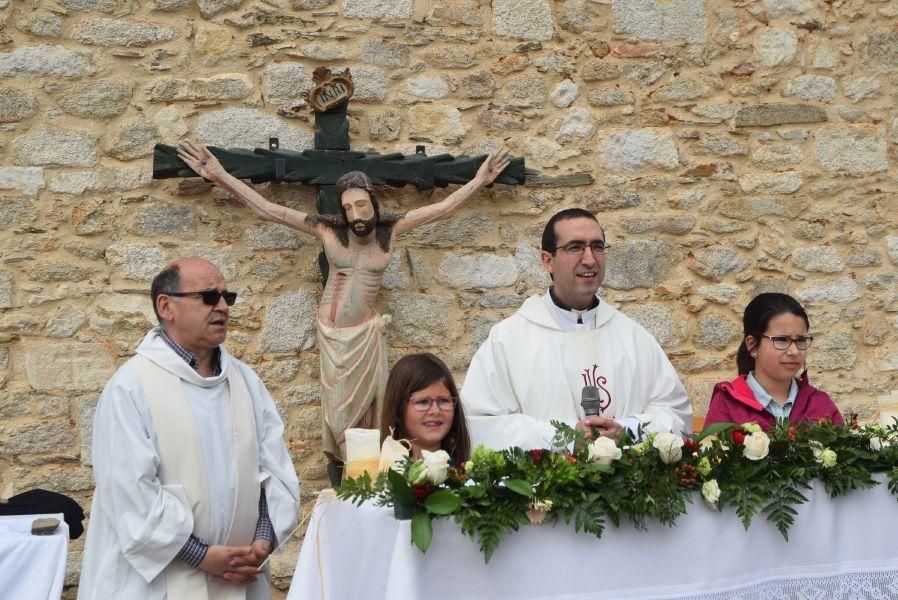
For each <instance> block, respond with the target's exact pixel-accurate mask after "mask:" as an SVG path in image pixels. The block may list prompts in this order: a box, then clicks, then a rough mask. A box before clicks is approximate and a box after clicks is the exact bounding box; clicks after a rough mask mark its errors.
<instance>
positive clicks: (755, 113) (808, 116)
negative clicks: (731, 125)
mask: <svg viewBox="0 0 898 600" xmlns="http://www.w3.org/2000/svg"><path fill="white" fill-rule="evenodd" d="M826 120H827V118H826V111H824V110H823V109H822V108H821V107H819V106H814V105H813V104H776V103H774V104H753V105H750V106H744V107H742V108H740V109H739V110H737V111H736V118H735V125H736V127H769V126H771V125H788V124H794V123H822V122H824V121H826Z"/></svg>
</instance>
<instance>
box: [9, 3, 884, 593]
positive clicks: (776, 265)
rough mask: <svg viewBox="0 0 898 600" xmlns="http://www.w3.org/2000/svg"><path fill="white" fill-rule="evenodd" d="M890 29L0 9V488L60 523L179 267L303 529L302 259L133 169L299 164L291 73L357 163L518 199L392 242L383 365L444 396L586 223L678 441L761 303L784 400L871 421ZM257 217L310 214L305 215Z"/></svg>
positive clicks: (386, 9)
mask: <svg viewBox="0 0 898 600" xmlns="http://www.w3.org/2000/svg"><path fill="white" fill-rule="evenodd" d="M896 17H898V3H896V2H894V1H890V2H887V1H881V0H880V1H875V0H869V1H864V0H758V1H754V2H749V1H740V2H733V1H730V0H563V1H550V0H492V2H490V1H489V0H442V1H440V0H196V1H195V2H194V1H193V0H144V1H143V2H132V1H130V0H55V1H53V0H31V1H27V2H26V1H24V0H22V1H18V0H13V1H10V0H0V22H2V24H3V25H2V30H0V44H2V45H0V147H2V150H3V161H2V166H0V258H2V262H0V478H2V479H3V481H14V482H15V483H16V485H17V486H18V488H19V489H26V488H31V487H34V486H41V487H46V488H50V489H55V490H59V491H62V492H65V493H69V494H72V495H74V496H75V497H77V498H78V499H80V500H82V501H84V502H87V501H89V499H90V495H91V489H92V480H91V458H90V438H91V417H92V414H93V410H94V407H95V405H96V401H97V398H98V395H99V392H100V390H101V388H102V386H103V384H104V381H105V380H106V378H107V377H108V376H109V375H110V374H111V373H112V372H113V370H114V369H115V368H116V366H117V365H119V364H121V363H122V362H123V361H124V360H125V359H126V358H127V357H128V356H129V355H130V354H131V352H132V350H133V349H134V347H135V344H136V342H137V341H138V340H139V339H140V337H141V336H142V335H143V333H144V332H145V331H146V330H147V329H148V328H149V327H150V326H151V325H152V324H153V318H152V309H151V307H150V304H149V301H148V298H147V289H148V286H149V280H150V278H151V277H152V275H153V274H154V273H155V272H156V271H157V270H158V269H159V268H160V267H161V266H162V265H163V264H164V263H165V262H166V261H168V260H170V259H172V258H175V257H177V256H185V255H194V254H198V255H201V256H205V257H207V258H209V259H211V260H213V261H214V262H215V263H216V264H218V265H219V266H220V267H221V269H222V270H223V272H224V273H225V276H226V277H227V278H228V279H229V281H230V282H231V284H230V285H231V288H232V289H234V290H236V291H238V292H239V293H240V298H241V300H240V303H239V304H238V305H237V306H235V307H234V309H233V311H232V315H233V321H232V323H233V327H232V331H231V334H230V336H229V347H230V348H231V350H232V351H233V352H234V353H235V354H237V355H238V356H239V357H241V358H242V359H243V360H245V361H247V362H248V363H249V364H251V365H252V366H253V367H255V368H256V369H257V370H258V372H259V373H260V374H261V376H262V377H263V379H264V380H265V382H266V384H267V385H268V386H269V389H270V390H271V391H272V393H273V394H274V396H275V397H276V398H277V400H278V402H279V406H280V409H281V411H282V414H283V416H284V418H285V421H286V423H287V443H288V445H289V447H290V450H291V452H292V456H293V458H294V459H295V462H296V468H297V471H298V473H299V476H300V479H301V481H302V483H303V486H304V509H305V512H307V511H308V508H309V507H310V506H311V504H312V500H313V498H314V496H315V492H316V491H317V490H318V489H320V488H321V487H322V486H324V484H325V472H324V465H323V462H322V459H321V456H320V444H319V441H318V427H319V421H320V409H319V405H318V402H319V400H318V389H317V372H318V362H317V361H318V359H317V350H316V348H315V341H314V330H313V316H314V310H315V306H316V302H317V298H318V296H319V295H320V290H321V286H320V273H319V272H318V268H317V265H316V260H315V259H316V255H317V253H318V248H317V246H316V245H315V244H313V243H312V240H310V239H308V238H306V237H303V236H301V235H297V234H296V233H294V232H293V231H291V230H288V229H285V228H283V227H280V226H275V225H270V224H264V223H261V222H259V221H257V220H256V219H254V218H253V217H252V216H250V215H249V213H248V211H247V210H245V209H244V208H242V207H240V206H239V205H237V204H236V203H234V202H233V201H231V200H229V199H227V197H226V196H225V195H224V194H222V193H220V192H218V191H216V190H209V189H208V187H207V186H204V185H203V184H201V183H199V184H198V183H197V181H196V180H191V181H183V182H179V181H173V180H170V181H163V182H153V181H151V179H150V166H151V154H152V148H153V145H154V144H155V143H157V142H165V143H169V144H173V143H175V142H177V141H178V140H179V139H183V138H185V137H192V138H195V139H198V140H200V141H202V142H205V143H207V144H214V145H218V146H225V147H244V148H249V147H254V146H264V145H265V144H266V143H267V139H268V138H269V137H271V136H277V137H279V138H280V141H281V146H282V148H287V149H293V150H296V149H302V148H307V147H309V146H310V145H311V139H312V129H311V127H310V120H311V119H310V111H309V109H308V107H307V106H306V101H305V99H304V95H303V94H304V93H305V92H307V91H308V90H309V89H310V88H311V86H312V83H311V78H310V75H311V72H312V71H313V70H314V68H315V67H316V66H318V65H327V66H329V67H331V68H335V69H342V68H344V67H350V68H351V70H352V74H353V77H354V79H355V82H356V95H355V98H354V99H353V101H352V103H351V106H350V109H349V118H350V123H351V136H352V139H353V147H354V148H356V149H360V150H361V149H364V150H375V151H379V152H394V151H402V152H407V153H408V152H413V151H414V146H415V145H416V144H425V145H426V146H427V149H428V153H429V154H436V153H441V152H451V153H453V154H459V153H467V154H479V153H483V152H485V151H488V150H492V149H495V148H498V147H500V146H502V145H505V146H507V147H509V148H511V150H512V152H513V153H514V154H516V155H523V156H525V157H526V159H527V163H528V166H529V167H531V168H533V169H538V170H539V171H540V173H539V175H538V176H536V177H534V178H533V179H532V183H531V184H530V185H528V186H522V187H518V188H511V187H507V186H496V187H495V188H494V189H492V190H489V191H485V192H483V193H480V194H478V195H477V196H475V197H474V198H472V199H471V200H470V201H469V202H468V203H467V205H466V206H465V207H463V208H462V210H461V211H460V212H459V214H458V215H457V216H456V217H455V218H454V219H453V220H451V221H447V222H444V223H439V224H435V225H432V226H428V227H425V228H421V229H420V230H417V231H414V232H412V233H411V234H410V235H407V236H406V239H405V240H403V241H402V243H401V244H400V246H399V248H400V250H399V251H397V253H396V256H395V260H394V262H393V264H391V266H390V268H389V271H388V273H387V277H386V279H385V287H386V289H385V290H384V292H383V294H382V295H381V299H380V308H381V309H382V310H383V311H389V312H391V313H392V314H393V318H394V321H393V326H392V331H391V333H390V347H391V357H392V358H393V359H395V358H396V357H398V356H400V355H402V354H404V353H406V352H409V351H412V350H434V351H436V352H437V353H438V354H440V355H441V356H443V357H445V358H446V359H447V360H448V362H449V363H450V364H451V366H452V367H453V369H454V370H455V372H456V373H457V375H458V376H459V377H460V378H461V377H463V376H464V372H465V369H466V366H467V363H468V361H469V360H470V357H471V355H472V354H473V352H474V350H475V349H476V347H477V346H478V344H479V343H480V342H481V341H483V339H484V338H485V336H486V335H487V333H488V331H489V328H490V326H491V325H492V324H493V323H495V322H496V321H497V320H499V319H501V318H503V317H504V316H507V315H508V314H510V313H511V312H513V311H514V310H515V308H516V307H517V306H518V305H519V304H520V303H521V302H522V300H523V298H525V297H526V296H527V295H528V294H531V293H533V292H537V291H540V290H542V289H543V288H544V286H545V285H546V281H547V279H546V276H545V274H544V273H543V272H542V270H541V268H540V265H539V253H538V251H537V248H538V238H539V233H540V231H541V229H542V226H543V223H544V222H545V220H546V219H547V218H548V216H549V215H550V214H552V213H553V212H555V211H556V210H558V209H561V208H565V207H570V206H583V207H586V208H588V209H589V210H591V211H594V212H595V213H596V214H597V216H598V218H599V220H600V221H601V222H602V223H603V224H604V225H605V229H606V231H607V236H608V241H609V243H610V244H611V249H610V250H609V252H608V274H607V277H606V285H605V289H604V292H603V293H604V297H605V298H606V299H607V300H608V301H609V302H611V303H613V304H615V305H617V306H619V307H620V308H621V309H622V310H623V311H624V312H626V313H627V314H629V315H631V316H632V317H633V318H635V319H636V320H638V321H639V322H640V323H642V324H643V325H645V326H646V327H647V328H648V329H649V330H650V331H651V332H652V333H653V334H654V335H655V336H656V337H657V339H658V340H659V342H660V343H661V344H662V346H663V347H664V348H665V350H666V351H667V352H668V353H669V355H670V357H671V359H672V360H673V361H674V363H675V365H676V367H677V369H678V370H679V372H680V374H681V376H682V377H683V379H684V381H685V382H686V385H687V388H688V389H689V392H690V394H691V398H692V401H693V404H694V406H695V409H696V414H697V415H701V414H704V411H705V410H706V408H707V403H708V398H709V392H710V388H711V386H712V384H713V383H714V382H716V381H718V380H721V379H725V378H729V377H731V375H732V374H733V372H734V361H733V356H734V353H735V349H736V347H737V344H738V342H739V337H740V315H741V310H742V308H743V307H744V305H745V304H746V303H747V301H748V300H749V299H750V298H751V297H752V296H753V295H754V294H756V293H758V292H761V291H768V290H778V291H787V292H789V293H792V294H794V295H795V296H797V297H798V298H799V299H800V300H801V301H802V302H803V303H804V304H805V305H806V306H807V307H808V309H809V312H810V314H811V316H812V322H813V323H812V325H813V331H814V332H815V333H816V334H817V336H818V337H817V339H816V341H815V343H814V347H813V348H812V351H811V353H810V361H809V362H810V367H811V374H812V376H813V379H814V380H815V381H816V383H817V384H818V385H820V386H821V387H823V388H825V389H827V390H829V391H830V392H831V393H832V395H833V397H834V399H835V400H836V402H837V403H838V405H839V407H840V408H841V409H842V410H843V412H849V411H857V412H859V413H860V416H861V419H862V420H871V419H874V418H876V417H877V416H879V415H880V414H888V413H890V412H893V411H895V410H896V408H895V407H896V404H898V392H896V391H895V390H896V377H895V372H896V370H898V344H896V342H895V333H896V331H895V330H896V328H898V316H896V315H898V313H896V311H898V276H896V274H895V272H894V271H895V265H896V264H898V235H895V234H894V226H895V220H896V219H895V218H896V215H898V211H896V206H895V197H894V195H893V192H894V189H895V186H896V175H898V162H896V144H898V116H896V113H895V111H894V110H893V108H892V105H893V103H894V100H895V98H896V95H898V85H896V83H898V79H896V72H898V31H896V30H898V20H896ZM259 191H260V192H261V193H262V194H263V195H265V196H267V197H269V198H271V199H273V200H275V201H277V202H281V203H285V204H287V205H290V206H294V207H299V208H302V209H304V210H313V209H314V193H313V192H312V191H311V190H309V189H302V188H300V187H288V186H283V185H262V186H259ZM446 193H448V191H446V190H440V191H437V192H436V194H435V195H433V196H431V195H430V194H428V193H418V192H416V191H414V190H389V189H387V190H384V191H383V193H382V198H383V199H382V202H383V203H384V205H385V208H386V209H387V210H392V211H404V210H408V209H410V208H413V207H417V206H422V205H424V204H425V203H428V202H431V201H433V200H434V199H439V198H441V197H443V196H444V195H445V194H446ZM295 544H296V542H294V547H293V548H292V549H291V551H290V552H288V554H287V556H286V557H285V558H281V559H279V560H277V561H275V563H274V568H275V572H276V574H277V575H278V576H279V577H280V578H281V579H280V582H279V583H280V585H281V586H284V585H286V584H287V582H288V581H289V576H290V574H291V572H292V567H293V561H294V560H295V557H296V551H297V548H296V547H295ZM79 549H80V545H79V544H74V545H73V552H72V558H73V560H72V561H71V564H70V579H69V583H70V584H73V583H75V582H76V579H77V569H78V567H79V563H80V559H79ZM68 593H69V594H71V593H72V590H69V592H68Z"/></svg>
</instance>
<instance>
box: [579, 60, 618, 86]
mask: <svg viewBox="0 0 898 600" xmlns="http://www.w3.org/2000/svg"><path fill="white" fill-rule="evenodd" d="M618 77H620V67H618V66H617V65H616V64H613V63H609V62H606V61H604V60H596V59H593V60H590V61H589V62H587V63H586V64H585V65H584V66H583V68H582V69H581V70H580V78H581V79H582V80H583V81H585V82H592V81H608V80H611V79H617V78H618Z"/></svg>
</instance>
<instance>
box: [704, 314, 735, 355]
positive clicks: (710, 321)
mask: <svg viewBox="0 0 898 600" xmlns="http://www.w3.org/2000/svg"><path fill="white" fill-rule="evenodd" d="M741 337H742V327H741V326H740V325H739V324H738V323H736V322H735V321H734V320H733V319H732V318H730V317H724V316H721V315H702V316H700V317H699V319H698V326H697V327H696V329H695V335H694V336H693V339H692V341H693V343H694V344H695V345H696V346H697V347H699V348H713V349H715V350H723V349H724V348H726V347H727V346H729V345H730V343H732V342H734V341H735V340H738V339H740V338H741Z"/></svg>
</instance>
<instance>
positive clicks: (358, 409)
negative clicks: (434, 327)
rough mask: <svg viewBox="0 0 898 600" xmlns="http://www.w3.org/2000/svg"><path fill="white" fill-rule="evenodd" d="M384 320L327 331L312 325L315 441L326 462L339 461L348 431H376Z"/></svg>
mask: <svg viewBox="0 0 898 600" xmlns="http://www.w3.org/2000/svg"><path fill="white" fill-rule="evenodd" d="M390 320H391V319H390V315H372V317H371V318H369V319H367V320H366V321H364V322H362V323H359V324H358V325H353V326H351V327H331V326H330V325H327V324H326V323H324V322H322V321H321V319H320V318H319V319H318V350H319V352H320V354H321V417H322V419H321V420H322V428H321V440H322V443H323V444H324V452H325V454H327V455H328V456H330V457H331V458H335V459H339V460H342V459H343V458H344V456H345V448H344V445H345V436H344V432H345V431H346V430H347V429H348V428H350V427H359V426H361V427H366V428H369V429H377V428H379V427H380V411H381V405H382V403H383V396H384V389H385V388H386V385H387V375H388V374H389V367H388V365H387V342H386V339H385V338H384V335H383V330H384V328H386V326H387V324H388V323H389V322H390ZM363 421H364V422H363Z"/></svg>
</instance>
